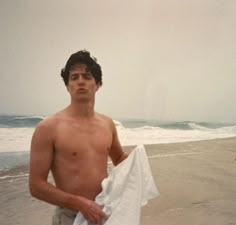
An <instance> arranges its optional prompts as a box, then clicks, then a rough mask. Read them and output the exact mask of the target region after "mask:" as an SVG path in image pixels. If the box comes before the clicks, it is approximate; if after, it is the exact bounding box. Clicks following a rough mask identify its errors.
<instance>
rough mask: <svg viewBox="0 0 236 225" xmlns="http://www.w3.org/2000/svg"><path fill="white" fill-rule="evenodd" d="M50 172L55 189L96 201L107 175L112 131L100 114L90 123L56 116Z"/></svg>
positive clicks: (106, 120) (108, 123) (107, 121)
mask: <svg viewBox="0 0 236 225" xmlns="http://www.w3.org/2000/svg"><path fill="white" fill-rule="evenodd" d="M55 121H56V126H55V133H54V134H53V137H54V140H53V143H54V146H53V148H54V152H53V161H52V165H51V170H52V173H53V177H54V180H55V183H56V186H57V187H58V188H60V189H61V190H63V191H65V192H69V193H72V194H78V195H81V196H83V197H86V198H88V199H94V198H95V197H96V195H97V194H98V193H100V192H101V182H102V180H103V179H104V178H105V177H106V176H107V158H108V154H109V150H110V147H111V144H112V135H113V134H112V129H111V124H110V122H109V120H108V119H107V118H105V117H104V116H102V115H100V114H96V116H95V117H94V118H93V119H92V120H89V121H82V120H75V119H72V118H68V117H64V116H56V117H55Z"/></svg>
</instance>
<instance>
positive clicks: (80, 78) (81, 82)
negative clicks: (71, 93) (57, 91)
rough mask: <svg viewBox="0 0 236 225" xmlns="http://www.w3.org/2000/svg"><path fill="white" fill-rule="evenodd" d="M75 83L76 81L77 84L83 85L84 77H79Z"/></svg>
mask: <svg viewBox="0 0 236 225" xmlns="http://www.w3.org/2000/svg"><path fill="white" fill-rule="evenodd" d="M77 81H78V83H79V84H83V83H84V77H83V76H81V75H79V77H78V79H77Z"/></svg>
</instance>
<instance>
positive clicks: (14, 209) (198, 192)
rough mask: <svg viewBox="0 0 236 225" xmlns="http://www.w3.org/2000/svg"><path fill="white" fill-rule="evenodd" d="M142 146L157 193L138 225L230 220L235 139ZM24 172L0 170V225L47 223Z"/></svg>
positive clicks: (48, 209) (222, 224)
mask: <svg viewBox="0 0 236 225" xmlns="http://www.w3.org/2000/svg"><path fill="white" fill-rule="evenodd" d="M145 147H146V150H147V154H148V156H149V162H150V165H151V170H152V172H153V177H154V179H155V181H156V184H157V187H158V190H159V192H160V196H159V197H158V198H155V199H153V200H151V201H149V203H148V205H146V206H144V207H143V209H142V215H141V225H209V224H210V225H213V224H214V225H233V224H236V160H235V158H236V138H227V139H217V140H207V141H196V142H186V143H174V144H157V145H147V146H145ZM124 149H126V148H124ZM27 173H28V167H27V166H23V167H19V168H17V169H13V170H10V171H7V172H4V173H3V172H1V173H0V176H1V177H3V176H7V177H6V178H5V179H0V193H1V195H0V202H1V204H0V211H1V214H0V225H42V224H45V225H50V224H51V215H52V212H53V209H54V206H52V205H49V204H47V203H44V202H41V201H39V200H37V199H34V198H32V197H31V196H30V194H29V192H28V176H27ZM16 175H17V177H15V176H16ZM19 175H20V176H19ZM126 225H128V224H126Z"/></svg>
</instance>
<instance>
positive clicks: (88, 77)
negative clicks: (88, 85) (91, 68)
mask: <svg viewBox="0 0 236 225" xmlns="http://www.w3.org/2000/svg"><path fill="white" fill-rule="evenodd" d="M84 78H85V79H91V78H92V74H90V73H86V74H84Z"/></svg>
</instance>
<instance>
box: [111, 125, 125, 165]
mask: <svg viewBox="0 0 236 225" xmlns="http://www.w3.org/2000/svg"><path fill="white" fill-rule="evenodd" d="M111 128H112V145H111V149H110V152H109V156H110V158H111V160H112V163H113V164H114V166H117V165H118V164H119V163H121V162H122V161H123V160H125V159H126V158H127V157H128V155H129V153H125V152H124V151H123V150H122V147H121V144H120V141H119V138H118V134H117V130H116V126H115V124H114V122H113V121H112V122H111Z"/></svg>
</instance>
